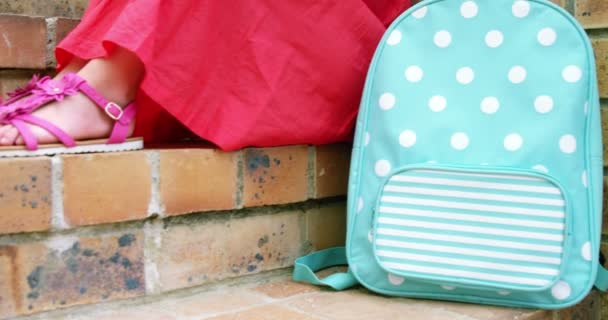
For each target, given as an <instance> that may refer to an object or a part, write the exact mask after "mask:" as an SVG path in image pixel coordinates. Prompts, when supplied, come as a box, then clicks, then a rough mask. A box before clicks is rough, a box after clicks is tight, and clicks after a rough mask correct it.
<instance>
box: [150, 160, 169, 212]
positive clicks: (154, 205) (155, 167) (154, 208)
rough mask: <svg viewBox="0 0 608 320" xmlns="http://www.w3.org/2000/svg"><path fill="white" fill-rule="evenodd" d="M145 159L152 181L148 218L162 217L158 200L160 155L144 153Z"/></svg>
mask: <svg viewBox="0 0 608 320" xmlns="http://www.w3.org/2000/svg"><path fill="white" fill-rule="evenodd" d="M146 159H147V160H148V163H149V164H150V171H151V175H152V181H151V182H150V188H151V190H150V202H149V203H148V217H150V216H154V215H158V216H159V217H161V218H162V217H164V214H165V210H164V206H163V204H162V201H161V199H160V182H161V181H160V154H159V153H158V151H150V152H146Z"/></svg>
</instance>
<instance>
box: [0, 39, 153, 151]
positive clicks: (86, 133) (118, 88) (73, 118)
mask: <svg viewBox="0 0 608 320" xmlns="http://www.w3.org/2000/svg"><path fill="white" fill-rule="evenodd" d="M67 69H70V68H67ZM65 73H66V72H65V70H64V72H62V73H60V74H58V75H57V77H56V78H55V79H60V78H61V77H63V75H64V74H65ZM77 74H78V75H79V76H80V77H82V78H83V79H85V80H86V81H87V82H88V83H89V85H91V86H92V87H93V88H95V89H96V90H97V91H98V92H99V93H100V94H101V95H102V96H104V97H105V98H106V99H108V100H110V101H113V102H115V103H117V104H118V105H120V106H125V105H127V104H128V103H129V102H131V101H132V100H133V99H134V98H135V94H136V92H137V87H138V85H139V82H140V81H141V78H142V76H143V66H142V65H141V63H140V62H139V60H137V58H136V57H135V56H134V55H133V54H131V53H130V52H128V51H126V50H124V49H120V48H117V49H116V50H115V51H114V52H113V53H112V55H111V56H110V57H109V58H107V59H94V60H91V61H90V62H88V63H86V65H85V66H84V67H82V69H80V71H78V72H77ZM32 115H34V116H37V117H39V118H42V119H45V120H47V121H49V122H51V123H53V124H54V125H56V126H57V127H59V128H60V129H62V130H63V131H65V132H66V133H67V134H69V135H70V136H71V137H72V138H73V139H74V140H87V139H98V138H108V137H109V136H110V132H111V131H112V128H113V126H114V120H112V119H111V118H110V117H109V116H108V115H107V114H106V113H105V112H104V111H103V110H102V109H101V108H99V107H98V106H97V105H96V104H95V103H94V102H93V101H91V100H89V98H87V97H86V96H85V95H83V94H82V93H77V94H75V95H73V96H67V97H66V98H65V99H63V101H61V102H52V103H49V104H47V105H45V106H43V107H41V108H39V109H38V110H36V111H34V112H32ZM133 128H134V123H131V128H130V132H129V136H130V135H131V134H132V132H133ZM30 129H31V130H32V134H33V135H34V136H36V138H37V140H38V143H39V144H47V143H54V142H57V141H58V140H57V138H56V137H55V136H54V135H52V134H50V133H49V132H47V131H46V130H44V129H42V128H39V127H37V126H33V125H32V126H30ZM14 144H17V145H22V144H24V141H23V139H22V138H21V137H20V136H19V132H18V131H17V129H16V128H15V127H13V126H11V125H5V126H1V127H0V145H2V146H8V145H14Z"/></svg>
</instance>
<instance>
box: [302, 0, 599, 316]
mask: <svg viewBox="0 0 608 320" xmlns="http://www.w3.org/2000/svg"><path fill="white" fill-rule="evenodd" d="M602 185H603V163H602V141H601V130H600V115H599V98H598V91H597V81H596V74H595V62H594V56H593V51H592V48H591V45H590V42H589V40H588V38H587V36H586V34H585V32H584V30H583V29H582V28H581V27H580V25H579V24H578V23H577V22H576V20H574V19H573V18H572V17H571V16H570V15H569V14H568V13H567V12H566V11H564V10H563V9H562V8H560V7H558V6H556V5H554V4H552V3H550V2H549V1H544V0H528V1H525V0H516V1H514V0H474V1H469V0H464V1H463V0H427V1H423V2H421V3H418V4H417V5H415V6H414V7H412V8H410V9H409V10H407V11H406V12H404V13H403V14H402V15H401V16H400V17H399V18H397V19H396V20H395V21H394V22H393V23H392V25H391V26H390V27H389V28H388V30H387V31H386V33H385V35H384V36H383V38H382V39H381V41H380V43H379V45H378V48H377V50H376V52H375V54H374V57H373V60H372V62H371V65H370V67H369V70H368V75H367V79H366V82H365V88H364V91H363V96H362V99H361V105H360V112H359V116H358V119H357V124H356V134H355V140H354V145H353V150H352V159H351V167H350V176H349V186H348V206H347V217H348V218H347V239H346V247H345V248H344V247H341V248H331V249H327V250H324V251H319V252H315V253H312V254H311V255H308V256H306V257H302V258H300V259H298V260H296V263H295V270H294V275H293V278H294V280H296V281H306V282H311V283H315V284H319V285H327V286H330V287H333V288H334V289H345V288H348V287H350V286H353V285H355V284H361V285H363V286H364V287H366V288H368V289H369V290H372V291H374V292H377V293H380V294H384V295H389V296H400V297H412V298H425V299H441V300H453V301H462V302H470V303H482V304H491V305H503V306H513V307H527V308H543V309H557V308H564V307H567V306H571V305H573V304H576V303H577V302H579V301H580V300H581V299H583V298H584V297H585V296H586V295H587V294H588V292H589V291H590V290H591V289H592V287H593V285H594V284H595V285H596V286H597V287H598V288H599V289H602V290H605V289H606V287H607V286H608V276H607V272H606V270H605V269H604V268H602V267H601V266H600V265H599V261H598V260H599V259H598V254H599V245H600V229H601V218H602V216H601V215H602ZM341 264H348V266H349V269H348V271H347V272H346V273H337V274H333V275H331V276H329V277H328V278H326V279H319V278H317V277H316V275H315V274H314V271H317V270H319V269H323V268H326V267H329V266H335V265H341Z"/></svg>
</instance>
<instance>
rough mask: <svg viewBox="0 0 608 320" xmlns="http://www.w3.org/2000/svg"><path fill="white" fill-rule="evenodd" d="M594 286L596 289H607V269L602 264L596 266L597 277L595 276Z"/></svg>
mask: <svg viewBox="0 0 608 320" xmlns="http://www.w3.org/2000/svg"><path fill="white" fill-rule="evenodd" d="M595 287H596V288H597V289H598V290H601V291H606V290H608V270H606V268H604V267H603V266H602V265H599V267H598V268H597V277H596V278H595Z"/></svg>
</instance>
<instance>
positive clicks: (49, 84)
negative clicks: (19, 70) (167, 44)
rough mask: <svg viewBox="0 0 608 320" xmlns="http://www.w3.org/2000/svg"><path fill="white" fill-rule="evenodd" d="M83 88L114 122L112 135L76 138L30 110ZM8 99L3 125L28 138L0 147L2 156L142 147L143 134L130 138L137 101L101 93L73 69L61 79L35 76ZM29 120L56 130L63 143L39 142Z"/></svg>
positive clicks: (1, 112)
mask: <svg viewBox="0 0 608 320" xmlns="http://www.w3.org/2000/svg"><path fill="white" fill-rule="evenodd" d="M79 91H80V92H82V93H83V94H84V95H85V96H87V97H88V98H89V99H91V101H93V102H95V104H96V105H97V106H98V107H100V108H101V109H102V110H103V111H104V112H105V113H106V114H107V115H108V117H110V118H112V119H113V120H114V121H116V122H115V124H114V129H113V130H112V133H111V134H110V138H109V139H108V140H107V141H105V139H95V140H85V141H74V139H73V138H72V137H71V136H70V135H69V134H67V133H66V132H64V131H63V130H61V129H59V128H58V127H57V126H56V125H54V124H52V123H50V122H48V121H46V120H44V119H41V118H39V117H36V116H34V115H32V114H31V113H32V112H33V111H35V110H37V109H38V108H40V107H42V106H44V105H46V104H47V103H49V102H53V101H62V100H63V98H64V97H66V96H71V95H74V94H76V93H78V92H79ZM9 97H10V98H9V99H8V100H7V101H6V102H4V104H2V105H0V125H5V124H10V125H13V126H14V127H15V128H16V129H17V131H19V134H20V135H21V137H22V138H23V140H24V142H25V147H24V146H6V147H0V158H5V157H30V156H41V155H53V154H62V153H88V152H116V151H127V150H138V149H142V148H143V140H142V139H141V138H128V134H129V125H130V124H131V122H132V121H133V118H134V117H135V114H136V111H137V107H136V105H135V103H134V102H131V103H129V104H128V105H127V106H126V107H124V108H123V107H121V106H119V105H117V104H116V103H114V102H111V101H108V100H107V99H105V98H104V97H102V96H101V95H100V94H99V93H98V92H97V91H96V90H95V89H93V88H92V87H91V86H90V85H89V84H87V82H86V81H85V80H84V79H82V78H81V77H79V76H78V75H76V74H74V73H69V74H66V75H65V76H64V77H63V78H62V79H61V80H58V81H55V80H52V79H51V78H50V77H43V78H41V79H39V78H38V76H34V77H33V78H32V80H31V81H30V82H29V83H28V84H27V85H26V86H25V87H23V88H20V89H17V90H16V91H14V92H13V93H10V94H9ZM27 124H32V125H35V126H38V127H41V128H43V129H44V130H46V131H48V132H49V133H51V134H53V135H54V136H55V137H57V139H58V140H59V141H60V142H61V143H62V144H63V145H62V144H59V143H55V144H43V145H40V146H39V145H38V141H37V139H36V137H35V136H34V135H33V134H32V132H31V130H30V128H29V127H28V125H27Z"/></svg>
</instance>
